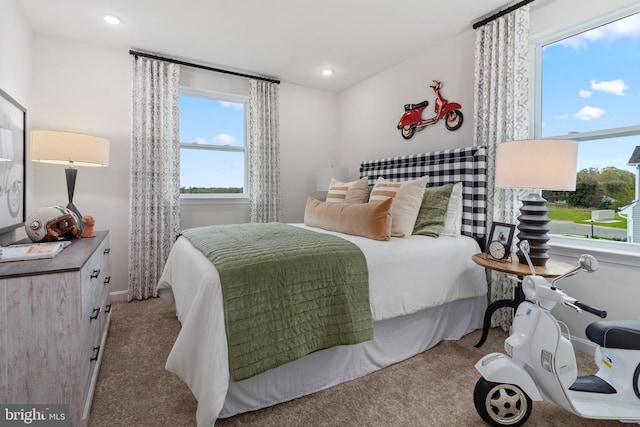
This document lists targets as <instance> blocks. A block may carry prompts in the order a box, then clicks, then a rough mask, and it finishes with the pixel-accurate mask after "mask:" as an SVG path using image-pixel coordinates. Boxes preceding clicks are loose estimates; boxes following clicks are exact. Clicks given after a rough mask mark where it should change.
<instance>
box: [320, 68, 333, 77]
mask: <svg viewBox="0 0 640 427" xmlns="http://www.w3.org/2000/svg"><path fill="white" fill-rule="evenodd" d="M332 74H333V70H332V69H331V68H325V69H323V70H322V75H323V76H330V75H332Z"/></svg>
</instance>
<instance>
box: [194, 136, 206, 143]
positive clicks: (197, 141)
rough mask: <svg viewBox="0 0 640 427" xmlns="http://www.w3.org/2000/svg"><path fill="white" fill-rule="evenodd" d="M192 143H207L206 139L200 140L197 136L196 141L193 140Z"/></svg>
mask: <svg viewBox="0 0 640 427" xmlns="http://www.w3.org/2000/svg"><path fill="white" fill-rule="evenodd" d="M193 142H195V143H196V144H206V143H207V140H206V139H204V138H200V137H199V136H197V137H196V140H195V141H193Z"/></svg>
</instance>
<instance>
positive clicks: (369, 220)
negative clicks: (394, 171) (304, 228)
mask: <svg viewBox="0 0 640 427" xmlns="http://www.w3.org/2000/svg"><path fill="white" fill-rule="evenodd" d="M391 204H392V199H388V200H383V201H379V202H369V203H327V202H321V201H320V200H317V199H314V198H313V197H309V198H308V199H307V205H306V206H305V210H304V223H305V224H306V225H308V226H311V227H318V228H323V229H325V230H330V231H338V232H340V233H345V234H351V235H354V236H362V237H368V238H369V239H374V240H383V241H386V240H389V239H390V238H391Z"/></svg>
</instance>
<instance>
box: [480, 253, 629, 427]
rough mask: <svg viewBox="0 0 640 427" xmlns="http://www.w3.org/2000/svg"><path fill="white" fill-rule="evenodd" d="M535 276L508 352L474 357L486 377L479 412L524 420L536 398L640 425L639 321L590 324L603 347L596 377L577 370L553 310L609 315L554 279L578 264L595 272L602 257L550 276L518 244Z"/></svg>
mask: <svg viewBox="0 0 640 427" xmlns="http://www.w3.org/2000/svg"><path fill="white" fill-rule="evenodd" d="M520 249H521V250H522V252H523V253H524V254H525V257H526V258H527V261H528V263H529V267H530V268H531V276H526V277H525V278H524V279H523V282H522V288H523V291H524V294H525V296H526V299H527V301H524V302H522V303H521V304H520V305H519V306H518V308H517V310H516V313H515V316H514V319H513V325H512V328H511V333H510V335H509V337H508V338H507V339H506V340H505V343H504V348H505V351H506V353H507V355H505V354H502V353H491V354H488V355H486V356H485V357H483V358H482V359H480V360H479V361H478V363H476V365H475V367H476V369H477V370H478V371H479V372H480V374H482V378H480V379H479V380H478V382H477V383H476V387H475V390H474V392H473V400H474V403H475V407H476V410H477V411H478V414H480V416H481V417H482V419H483V420H484V421H486V422H487V423H488V424H489V425H492V426H520V425H523V424H524V423H525V422H526V421H527V419H528V418H529V416H530V415H531V410H532V406H533V404H532V400H534V401H541V400H545V401H547V402H551V403H554V404H556V405H558V406H560V407H561V408H564V409H565V410H567V411H569V412H572V413H574V414H576V415H578V416H580V417H584V418H593V419H603V420H618V421H621V422H625V423H638V424H640V379H639V376H640V319H630V320H620V321H597V322H594V323H592V324H590V325H589V326H588V327H587V329H586V335H587V337H588V338H589V339H590V340H591V341H593V342H594V343H595V344H597V345H598V347H597V348H596V352H595V361H596V365H597V366H598V372H597V373H596V374H595V375H586V376H580V377H579V376H578V375H577V367H576V357H575V353H574V351H573V347H572V345H571V342H570V340H569V339H568V338H567V335H568V330H567V331H566V333H563V332H562V330H561V325H562V326H564V329H565V330H566V329H567V328H566V325H564V324H563V323H561V322H559V321H557V320H556V319H555V317H553V315H552V314H551V312H550V310H551V309H552V308H553V307H554V306H555V305H556V304H563V305H565V306H567V307H571V308H573V309H574V310H576V311H577V312H581V311H582V310H584V311H587V312H589V313H592V314H595V315H596V316H600V317H602V318H604V317H606V315H607V313H606V312H605V311H602V310H599V309H597V308H593V307H590V306H588V305H586V304H583V303H581V302H579V301H577V300H576V299H575V298H572V297H570V296H568V295H567V294H565V293H564V292H562V290H561V289H560V288H558V287H557V286H556V285H555V283H556V282H557V281H558V280H560V279H562V278H564V277H566V276H569V275H572V274H575V273H576V272H577V271H578V270H581V269H582V270H585V271H589V272H591V271H595V270H596V269H597V268H598V262H597V261H596V259H595V258H594V257H592V256H591V255H582V256H581V257H580V259H579V264H578V266H577V267H576V268H574V269H573V270H570V271H568V272H566V273H565V274H563V275H561V276H560V277H558V278H556V279H555V280H553V282H552V283H549V282H547V280H545V279H544V278H543V277H540V276H536V275H535V270H534V268H533V266H532V264H531V261H530V259H529V256H528V243H526V242H521V243H520Z"/></svg>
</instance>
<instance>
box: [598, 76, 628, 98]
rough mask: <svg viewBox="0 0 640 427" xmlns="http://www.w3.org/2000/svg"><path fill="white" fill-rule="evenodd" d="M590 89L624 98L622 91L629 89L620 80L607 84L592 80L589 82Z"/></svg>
mask: <svg viewBox="0 0 640 427" xmlns="http://www.w3.org/2000/svg"><path fill="white" fill-rule="evenodd" d="M591 89H593V90H600V91H602V92H606V93H612V94H614V95H618V96H624V91H625V90H626V89H629V86H627V85H626V83H625V82H624V80H622V79H616V80H611V81H609V82H598V81H597V80H595V79H594V80H591Z"/></svg>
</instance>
